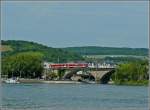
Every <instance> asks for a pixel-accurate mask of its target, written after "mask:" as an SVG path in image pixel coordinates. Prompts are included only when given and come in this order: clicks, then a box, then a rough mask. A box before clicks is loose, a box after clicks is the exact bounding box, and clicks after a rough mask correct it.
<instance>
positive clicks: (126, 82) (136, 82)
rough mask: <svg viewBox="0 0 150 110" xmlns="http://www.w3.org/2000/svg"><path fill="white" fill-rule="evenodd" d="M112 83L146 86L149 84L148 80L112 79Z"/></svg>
mask: <svg viewBox="0 0 150 110" xmlns="http://www.w3.org/2000/svg"><path fill="white" fill-rule="evenodd" d="M114 85H128V86H148V85H149V80H139V81H114Z"/></svg>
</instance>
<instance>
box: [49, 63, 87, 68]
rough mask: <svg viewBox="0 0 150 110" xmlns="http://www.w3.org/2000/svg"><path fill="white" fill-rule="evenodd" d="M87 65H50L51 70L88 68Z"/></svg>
mask: <svg viewBox="0 0 150 110" xmlns="http://www.w3.org/2000/svg"><path fill="white" fill-rule="evenodd" d="M87 67H88V64H87V63H58V64H57V63H56V64H49V68H52V69H60V68H87Z"/></svg>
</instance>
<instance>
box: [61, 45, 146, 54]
mask: <svg viewBox="0 0 150 110" xmlns="http://www.w3.org/2000/svg"><path fill="white" fill-rule="evenodd" d="M63 49H64V50H67V51H71V52H76V53H78V54H80V55H137V56H148V49H146V48H115V47H96V46H85V47H68V48H63Z"/></svg>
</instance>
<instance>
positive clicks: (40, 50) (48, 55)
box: [0, 40, 83, 62]
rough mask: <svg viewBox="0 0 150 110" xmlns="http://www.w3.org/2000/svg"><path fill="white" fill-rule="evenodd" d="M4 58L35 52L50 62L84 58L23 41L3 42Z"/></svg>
mask: <svg viewBox="0 0 150 110" xmlns="http://www.w3.org/2000/svg"><path fill="white" fill-rule="evenodd" d="M1 44H2V46H1V48H0V49H1V51H2V58H4V57H7V56H11V55H15V54H18V53H24V52H31V53H32V52H34V53H37V54H41V55H42V56H43V60H45V61H49V62H67V61H76V60H82V59H83V57H82V56H80V55H78V54H76V53H74V52H68V51H66V50H63V49H56V48H52V47H47V46H45V45H42V44H38V43H35V42H29V41H21V40H7V41H4V40H2V42H1Z"/></svg>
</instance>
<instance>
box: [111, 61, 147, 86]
mask: <svg viewBox="0 0 150 110" xmlns="http://www.w3.org/2000/svg"><path fill="white" fill-rule="evenodd" d="M112 79H113V81H115V83H116V84H133V85H136V84H137V85H140V84H146V83H147V84H148V79H149V75H148V61H147V60H143V61H136V62H128V63H125V64H120V65H118V67H117V68H116V72H115V74H113V76H112Z"/></svg>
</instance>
